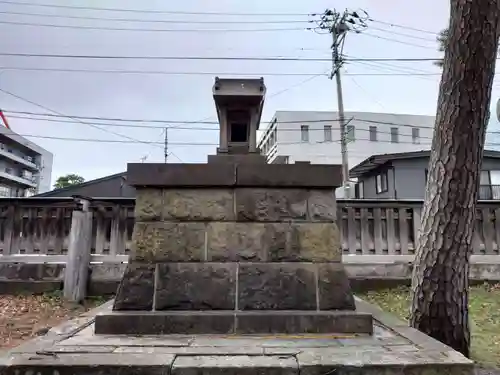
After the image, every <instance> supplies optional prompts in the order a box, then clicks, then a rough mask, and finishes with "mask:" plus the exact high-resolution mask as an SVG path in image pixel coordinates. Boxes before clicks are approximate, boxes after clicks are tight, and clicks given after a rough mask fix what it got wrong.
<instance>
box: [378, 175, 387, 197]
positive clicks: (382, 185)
mask: <svg viewBox="0 0 500 375" xmlns="http://www.w3.org/2000/svg"><path fill="white" fill-rule="evenodd" d="M376 180H377V194H381V193H385V192H386V191H387V190H389V179H388V178H387V172H381V173H379V174H378V175H377V178H376Z"/></svg>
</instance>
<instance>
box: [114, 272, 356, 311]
mask: <svg viewBox="0 0 500 375" xmlns="http://www.w3.org/2000/svg"><path fill="white" fill-rule="evenodd" d="M113 310H116V311H189V310H191V311H210V310H219V311H220V310H224V311H231V310H232V311H235V312H236V311H240V310H243V311H252V310H258V311H280V310H281V311H283V310H295V311H297V310H298V311H301V310H302V311H306V310H307V311H339V310H340V311H342V310H344V311H348V310H349V311H353V310H355V303H354V297H353V294H352V291H351V288H350V285H349V280H348V278H347V274H346V272H345V270H344V267H343V265H342V263H335V262H331V263H305V262H287V263H281V262H276V263H271V262H260V263H243V262H241V263H239V262H221V263H217V262H198V263H196V262H189V263H187V262H186V263H157V264H147V263H146V264H144V263H135V262H132V263H129V264H128V266H127V269H126V271H125V273H124V276H123V279H122V282H121V283H120V287H119V288H118V291H117V294H116V298H115V304H114V306H113Z"/></svg>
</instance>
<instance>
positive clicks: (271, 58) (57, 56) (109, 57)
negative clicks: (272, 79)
mask: <svg viewBox="0 0 500 375" xmlns="http://www.w3.org/2000/svg"><path fill="white" fill-rule="evenodd" d="M0 56H10V57H43V58H55V59H92V60H94V59H95V60H235V61H330V59H329V58H324V57H322V58H304V57H283V56H267V57H252V56H248V57H243V56H138V55H136V56H131V55H129V56H113V55H107V56H106V55H64V54H44V53H15V52H0Z"/></svg>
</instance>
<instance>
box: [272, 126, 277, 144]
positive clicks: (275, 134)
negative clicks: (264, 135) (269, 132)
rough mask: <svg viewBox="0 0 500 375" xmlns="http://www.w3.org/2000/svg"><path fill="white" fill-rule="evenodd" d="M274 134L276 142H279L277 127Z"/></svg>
mask: <svg viewBox="0 0 500 375" xmlns="http://www.w3.org/2000/svg"><path fill="white" fill-rule="evenodd" d="M273 134H274V143H276V142H278V130H277V129H276V128H275V129H274V131H273Z"/></svg>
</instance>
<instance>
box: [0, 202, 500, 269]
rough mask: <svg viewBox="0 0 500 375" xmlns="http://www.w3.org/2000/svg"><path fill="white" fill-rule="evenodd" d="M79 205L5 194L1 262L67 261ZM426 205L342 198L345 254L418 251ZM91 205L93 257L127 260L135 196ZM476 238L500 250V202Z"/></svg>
mask: <svg viewBox="0 0 500 375" xmlns="http://www.w3.org/2000/svg"><path fill="white" fill-rule="evenodd" d="M75 207H76V204H75V202H74V200H73V199H72V198H0V255H2V256H0V262H5V261H12V260H14V259H19V261H21V259H30V258H32V256H34V255H46V257H43V258H44V259H46V260H45V262H48V261H50V262H58V261H60V262H64V259H65V257H66V254H67V252H68V246H69V235H70V230H71V218H72V211H73V210H74V209H75ZM421 207H422V202H421V201H394V200H342V199H340V200H339V201H338V216H337V217H338V224H339V228H340V232H341V240H342V248H343V251H344V254H352V255H411V254H413V253H414V250H415V239H416V238H417V235H418V230H419V227H420V213H421ZM89 209H90V211H91V212H92V213H93V219H92V220H93V223H92V236H91V253H92V254H93V258H92V259H93V261H102V262H122V261H126V257H127V255H128V253H129V251H130V245H131V237H132V230H133V225H134V199H130V198H115V199H94V200H92V201H91V203H90V208H89ZM473 239H474V254H477V255H498V254H499V253H500V201H499V202H494V201H482V202H480V203H479V205H478V214H477V217H476V223H475V228H474V237H473ZM21 255H23V256H21ZM36 258H37V259H40V257H36Z"/></svg>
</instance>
